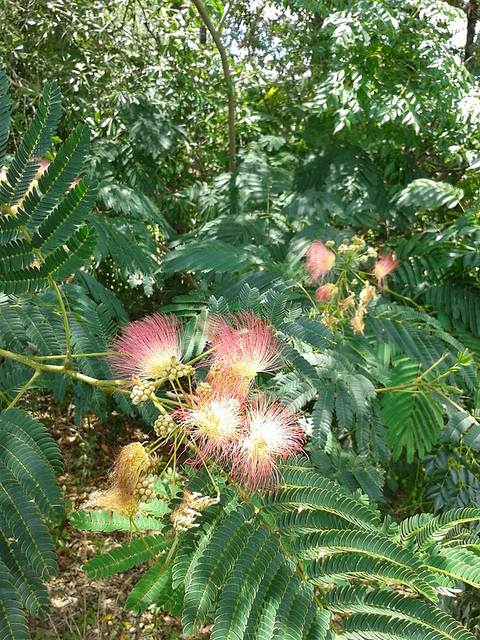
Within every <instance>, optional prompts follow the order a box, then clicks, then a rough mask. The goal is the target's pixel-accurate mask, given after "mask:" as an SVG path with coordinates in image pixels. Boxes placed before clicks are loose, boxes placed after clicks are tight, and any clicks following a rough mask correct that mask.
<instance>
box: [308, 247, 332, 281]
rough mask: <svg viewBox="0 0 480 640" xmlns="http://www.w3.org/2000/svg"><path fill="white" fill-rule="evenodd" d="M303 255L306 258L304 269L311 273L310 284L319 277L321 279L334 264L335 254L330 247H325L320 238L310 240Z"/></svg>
mask: <svg viewBox="0 0 480 640" xmlns="http://www.w3.org/2000/svg"><path fill="white" fill-rule="evenodd" d="M305 257H306V258H307V261H306V263H305V269H306V270H307V271H309V272H310V274H311V277H310V283H311V284H315V283H316V282H317V280H318V279H319V278H322V280H323V276H324V275H325V274H326V273H328V272H329V271H330V269H331V268H332V267H333V265H334V264H335V254H334V253H333V252H332V251H330V249H327V247H326V246H325V245H324V244H323V242H321V241H320V240H314V241H313V242H312V244H311V245H310V247H309V248H308V251H307V253H306V254H305Z"/></svg>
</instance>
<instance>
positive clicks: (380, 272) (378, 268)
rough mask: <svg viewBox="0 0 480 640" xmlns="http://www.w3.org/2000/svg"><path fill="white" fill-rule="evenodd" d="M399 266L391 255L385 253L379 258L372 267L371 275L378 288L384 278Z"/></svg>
mask: <svg viewBox="0 0 480 640" xmlns="http://www.w3.org/2000/svg"><path fill="white" fill-rule="evenodd" d="M399 264H400V261H399V260H394V259H393V256H392V254H391V253H386V254H385V255H383V256H382V257H381V258H379V259H378V260H377V261H376V262H375V263H374V265H373V267H372V273H373V275H374V276H375V278H377V280H378V286H379V287H380V286H381V285H382V284H383V283H384V281H385V278H386V277H387V276H388V274H389V273H391V272H392V271H393V270H394V269H396V268H397V267H398V265H399Z"/></svg>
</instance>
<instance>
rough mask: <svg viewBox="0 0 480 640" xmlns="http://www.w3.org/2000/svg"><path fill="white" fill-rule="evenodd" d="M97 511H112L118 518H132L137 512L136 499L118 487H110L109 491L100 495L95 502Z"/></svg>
mask: <svg viewBox="0 0 480 640" xmlns="http://www.w3.org/2000/svg"><path fill="white" fill-rule="evenodd" d="M95 506H96V507H97V508H98V509H107V510H108V511H114V512H115V513H118V515H120V516H125V517H126V518H133V516H134V515H135V513H136V512H137V510H138V498H137V497H136V496H135V495H133V493H129V492H128V491H125V490H124V489H122V488H120V487H112V488H111V489H110V491H107V492H106V493H102V494H100V495H99V496H98V497H97V498H96V500H95Z"/></svg>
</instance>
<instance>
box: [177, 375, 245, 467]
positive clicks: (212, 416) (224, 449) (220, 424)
mask: <svg viewBox="0 0 480 640" xmlns="http://www.w3.org/2000/svg"><path fill="white" fill-rule="evenodd" d="M190 401H191V406H190V407H189V408H183V409H180V410H179V411H178V412H177V414H176V418H177V420H179V421H180V422H181V423H182V424H183V426H184V427H186V428H187V429H188V432H189V434H190V437H191V438H192V440H193V441H194V442H195V444H196V445H197V447H198V450H199V453H200V456H201V457H202V458H207V459H210V460H214V461H215V462H217V463H220V464H222V463H224V462H225V461H226V460H227V457H228V454H229V453H230V451H231V449H232V447H233V446H234V445H235V444H236V443H237V441H238V438H239V437H240V435H241V432H242V426H243V422H244V411H243V410H244V403H245V402H244V397H243V396H242V394H241V393H237V392H236V390H235V388H234V389H232V387H231V385H230V384H229V383H228V381H224V380H221V379H220V380H219V379H216V380H215V381H214V383H213V384H212V387H211V389H210V390H209V391H206V392H203V391H202V392H201V393H199V394H196V395H194V396H193V397H191V399H190Z"/></svg>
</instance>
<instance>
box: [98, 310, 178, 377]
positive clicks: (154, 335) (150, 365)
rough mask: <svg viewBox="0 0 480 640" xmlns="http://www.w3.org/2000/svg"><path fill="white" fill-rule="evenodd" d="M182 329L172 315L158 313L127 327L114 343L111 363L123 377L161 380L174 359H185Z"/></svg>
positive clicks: (117, 373)
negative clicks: (165, 369) (166, 367)
mask: <svg viewBox="0 0 480 640" xmlns="http://www.w3.org/2000/svg"><path fill="white" fill-rule="evenodd" d="M182 346H183V333H182V326H181V324H180V323H179V321H178V320H177V318H175V316H172V315H165V314H159V313H156V314H154V315H153V316H149V317H148V318H144V319H143V320H136V321H135V322H132V323H131V324H129V325H127V326H126V327H125V328H124V329H123V331H122V334H121V336H117V338H116V339H115V340H114V342H113V345H112V348H113V349H114V351H115V353H114V354H112V355H111V356H110V362H111V363H112V367H113V369H114V371H115V373H116V375H118V376H119V377H121V378H131V377H132V376H136V377H138V378H140V380H148V379H153V380H155V379H158V378H159V377H161V376H162V373H163V371H164V368H165V366H167V365H169V364H171V362H172V358H173V359H174V360H178V361H180V360H181V358H182Z"/></svg>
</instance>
